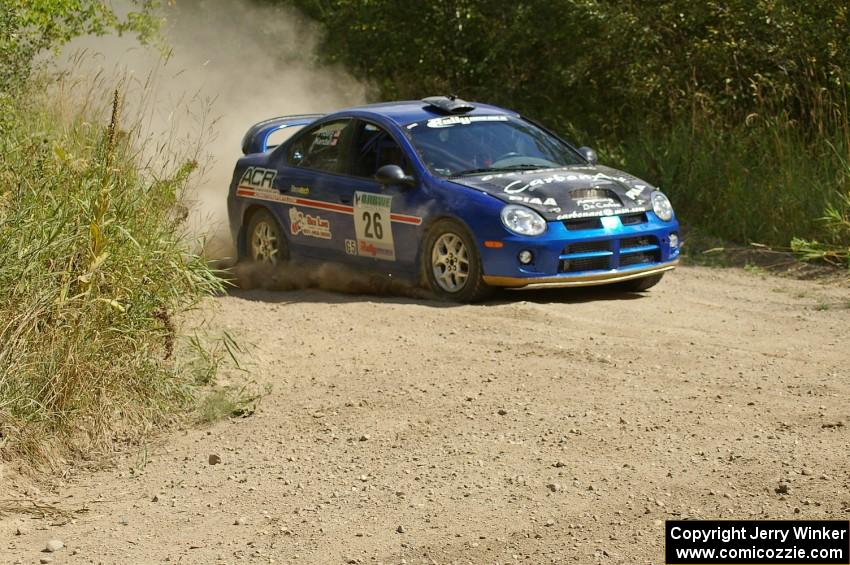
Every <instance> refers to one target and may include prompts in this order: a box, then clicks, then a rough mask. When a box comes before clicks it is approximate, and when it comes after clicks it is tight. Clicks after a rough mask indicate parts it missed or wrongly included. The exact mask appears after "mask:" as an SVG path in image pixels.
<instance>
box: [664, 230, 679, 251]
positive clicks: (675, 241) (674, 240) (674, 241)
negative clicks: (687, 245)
mask: <svg viewBox="0 0 850 565" xmlns="http://www.w3.org/2000/svg"><path fill="white" fill-rule="evenodd" d="M667 239H669V240H670V249H676V248H677V247H679V236H678V235H676V234H675V233H671V234H670V235H669V236H668V238H667Z"/></svg>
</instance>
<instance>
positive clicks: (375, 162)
mask: <svg viewBox="0 0 850 565" xmlns="http://www.w3.org/2000/svg"><path fill="white" fill-rule="evenodd" d="M347 164H348V169H347V171H346V172H347V173H348V174H349V175H350V176H349V178H348V180H347V182H345V183H341V184H339V185H337V186H335V187H334V190H336V191H337V192H338V197H339V199H340V201H341V202H346V203H348V202H350V203H351V207H352V214H353V216H352V219H353V225H352V228H353V229H352V231H351V232H349V235H347V237H346V242H345V247H346V251H347V255H348V256H347V260H348V261H349V262H351V263H353V264H357V265H359V266H365V267H367V268H369V269H373V270H380V271H414V270H415V267H416V258H417V248H418V241H419V231H420V228H421V225H422V218H421V217H419V216H417V215H416V214H415V212H414V210H415V208H416V196H417V193H418V191H417V188H416V187H413V186H409V185H391V186H382V185H381V184H379V183H378V182H377V181H376V180H375V173H376V171H377V170H378V169H379V168H380V167H382V166H384V165H390V164H391V165H398V166H400V167H401V168H402V170H404V171H405V172H406V173H407V174H411V173H412V171H413V168H412V167H411V165H410V161H409V159H408V157H407V155H406V154H405V152H404V150H403V149H402V146H401V145H400V144H399V143H398V142H397V140H396V139H395V138H394V137H393V135H392V134H391V133H390V132H389V131H387V129H385V128H383V127H382V126H380V125H378V124H376V123H372V122H369V121H365V120H358V121H357V122H356V125H355V127H354V128H353V134H352V137H351V145H350V147H349V159H348V160H347Z"/></svg>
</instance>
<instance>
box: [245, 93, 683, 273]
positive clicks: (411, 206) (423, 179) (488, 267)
mask: <svg viewBox="0 0 850 565" xmlns="http://www.w3.org/2000/svg"><path fill="white" fill-rule="evenodd" d="M435 115H436V116H439V114H434V113H432V112H429V111H426V110H425V109H423V105H422V103H421V102H419V101H415V102H400V103H382V104H373V105H369V106H362V107H359V108H354V109H350V110H346V111H341V112H337V113H334V114H329V115H325V116H323V117H321V118H319V119H316V120H312V119H310V120H308V119H304V118H300V119H298V120H297V123H296V121H295V120H293V123H291V124H287V125H284V126H283V127H290V126H292V125H298V126H302V125H307V124H308V123H309V124H310V125H315V124H320V123H323V122H328V121H334V120H338V119H341V118H346V119H359V120H363V121H366V122H371V123H374V124H376V125H378V126H380V127H382V128H384V129H385V130H386V131H387V132H388V133H390V135H391V136H392V137H393V138H394V139H395V141H396V142H397V143H398V144H399V146H400V147H401V148H402V150H403V152H404V153H405V155H406V157H407V159H408V161H409V163H410V164H411V166H412V168H413V170H412V171H407V173H408V174H411V175H412V176H413V177H414V178H415V179H416V186H415V187H409V186H390V187H382V186H381V185H380V184H379V183H378V182H376V181H373V180H371V179H367V178H362V177H355V176H350V175H344V174H334V173H327V172H322V171H317V170H312V169H306V168H299V167H293V166H289V165H288V164H286V163H285V159H284V156H285V154H286V150H287V148H288V147H289V144H290V142H291V141H292V139H294V138H290V140H287V141H286V142H284V143H283V144H282V145H280V146H278V147H276V148H273V149H271V150H269V151H266V152H263V153H255V154H249V155H245V156H244V157H242V158H240V159H239V160H238V162H237V165H236V168H235V171H234V175H233V180H232V182H231V185H230V190H229V193H228V213H229V219H230V228H231V233H232V235H233V237H234V241H236V242H237V245H238V246H239V248H240V250H241V254H243V255H244V254H245V250H246V248H245V245H246V242H245V241H244V235H245V234H244V228H245V225H246V224H247V217H248V216H247V213H248V212H249V211H250V210H252V209H257V208H265V209H266V210H268V211H269V212H270V213H271V214H272V215H273V216H274V217H275V219H276V220H277V221H278V223H279V225H280V226H281V227H282V229H283V231H284V233H285V234H286V237H287V241H288V243H289V246H290V251H291V253H292V255H293V257H296V258H297V257H304V258H309V259H314V260H318V261H329V262H342V263H347V264H351V265H355V266H358V267H364V268H366V269H369V270H373V271H376V272H382V273H397V274H403V275H410V276H413V277H419V276H420V274H421V273H420V269H421V265H422V261H421V253H422V249H421V248H422V243H423V241H424V238H425V236H426V234H427V230H428V227H429V226H430V225H431V224H432V223H433V222H434V221H436V220H438V219H441V218H452V219H455V220H458V221H460V222H462V223H463V224H464V225H465V226H466V227H467V229H468V231H469V233H470V235H471V236H472V237H473V239H474V240H475V243H476V244H477V247H478V251H479V254H480V257H481V265H482V270H483V273H484V274H485V275H487V276H490V277H509V278H519V279H527V280H528V281H529V282H534V280H535V279H541V280H542V279H544V278H545V279H546V280H551V279H552V278H553V277H554V278H557V279H559V280H561V279H563V280H565V281H566V280H569V279H571V278H581V277H585V276H586V275H589V274H593V273H598V272H599V271H598V270H594V271H572V272H569V273H561V272H559V268H558V267H559V262H560V261H562V260H565V259H566V260H569V259H579V258H586V257H588V256H593V255H586V254H565V248H566V247H567V246H569V245H571V244H575V243H578V242H594V241H610V242H611V249H610V252H608V254H607V255H606V256H607V257H608V259H609V261H608V269H606V270H608V271H618V272H621V273H628V272H629V271H638V270H641V269H642V268H644V267H646V265H645V264H644V265H637V266H621V265H620V261H621V257H622V256H624V255H625V254H626V253H621V251H620V249H619V241H620V240H621V239H623V238H626V237H636V236H641V235H649V236H654V237H655V238H656V239H657V244H656V248H655V249H656V250H657V251H658V253H659V260H658V261H657V263H658V264H659V265H660V264H668V263H672V262H675V261H676V260H677V259H678V255H679V248H678V247H677V248H671V247H670V245H669V236H670V234H672V233H678V231H679V225H678V221H677V220H676V218H675V216H674V217H673V218H672V219H671V220H669V221H663V220H661V219H659V218H658V217H657V216H656V215H655V214H654V213H653V212H652V211H651V210H649V211H647V212H646V219H647V221H646V223H642V224H639V225H630V226H624V225H623V224H622V223H621V222H620V220H619V217H618V216H609V217H607V219H606V221H605V225H604V226H603V227H601V228H599V229H587V230H582V231H581V232H571V231H569V230H567V228H566V227H565V224H564V222H562V221H548V222H547V230H546V232H545V233H544V234H543V235H540V236H536V237H529V236H522V235H517V234H514V233H513V232H510V231H509V230H507V229H506V228H505V227H504V225H503V224H502V222H501V220H500V217H499V213H500V211H501V210H502V208H503V207H504V206H505V205H506V202H504V201H503V200H501V199H499V198H496V197H494V196H493V195H491V194H488V193H486V192H483V191H480V190H477V189H475V188H473V187H470V186H465V185H462V184H458V182H456V180H455V181H453V180H451V179H446V178H441V177H439V176H436V175H433V174H431V172H430V171H429V170H428V169H427V168H426V167H425V165H424V164H423V162H422V161H421V159H420V158H419V155H418V153H417V151H416V150H415V148H414V146H413V145H412V143H411V141H410V139H409V137H408V134H407V132H406V131H405V128H404V126H405V125H407V124H410V123H413V122H416V121H420V120H423V119H428V118H432V117H435ZM465 115H469V116H475V115H507V116H512V117H518V114H516V113H515V112H511V111H508V110H505V109H502V108H497V107H494V106H489V105H484V104H477V105H476V108H475V109H474V110H473V111H471V112H469V113H467V114H465ZM269 122H273V120H270V121H269ZM258 125H259V124H258ZM278 129H281V125H280V123H271V124H270V127H269V128H268V129H266V130H262V131H260V132H259V133H258V134H257V135H258V138H259V139H261V142H260V143H261V148H266V144H267V141H268V138H269V136H270V135H271V133H272V132H273V131H276V130H278ZM255 133H257V132H255ZM296 137H297V136H296ZM249 167H262V168H267V169H275V170H276V171H277V176H276V177H275V180H274V188H275V190H277V191H279V192H280V193H281V194H288V191H289V189H290V188H291V187H306V188H309V190H310V193H309V195H308V196H304V197H303V198H301V197H298V196H297V195H293V197H295V198H300V201H316V202H322V203H325V204H328V205H330V206H331V207H334V206H340V207H343V208H344V207H346V206H350V205H351V203H352V200H353V196H354V193H355V192H356V191H361V192H366V193H373V194H383V195H391V196H392V197H393V201H392V202H393V205H392V212H393V214H394V215H395V214H400V215H405V216H411V217H415V218H419V219H420V221H419V223H412V222H395V221H394V222H393V223H392V235H393V239H394V243H395V251H396V258H395V261H384V260H379V259H375V258H371V257H364V256H360V255H352V254H348V253H346V247H345V242H346V240H349V241H351V240H355V239H356V238H355V229H354V220H353V215H352V214H351V213H347V212H340V211H336V210H333V209H320V210H316V212H317V214H318V215H321V216H326V217H327V218H328V219H329V221H330V224H331V231H332V239H328V240H317V239H316V238H309V241H308V238H299V237H293V236H292V224H291V222H290V217H289V213H288V210H289V209H290V208H291V207H292V206H293V205H292V204H289V203H284V202H270V201H263V200H254V199H250V198H244V197H241V196H238V195H237V194H236V192H237V187H238V186H239V181H240V178H241V176H242V174H243V173H244V172H245V171H246V170H247V169H248V168H249ZM299 208H300V206H299ZM485 241H491V242H493V241H496V242H501V243H502V245H503V247H501V248H493V247H487V246H485V244H484V242H485ZM523 250H529V251H531V252H532V253H533V254H534V260H533V262H532V263H531V264H529V265H521V264H520V262H519V260H518V254H519V253H520V251H523ZM647 250H649V249H647ZM639 251H640V250H639ZM631 252H636V251H635V250H634V249H633V250H631ZM510 286H517V285H516V284H511V285H510Z"/></svg>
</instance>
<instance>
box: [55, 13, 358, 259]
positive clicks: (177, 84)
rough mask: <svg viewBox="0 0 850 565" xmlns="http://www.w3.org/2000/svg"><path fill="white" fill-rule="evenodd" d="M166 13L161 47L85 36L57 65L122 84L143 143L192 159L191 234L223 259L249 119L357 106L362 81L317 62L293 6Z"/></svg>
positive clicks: (311, 32) (310, 36)
mask: <svg viewBox="0 0 850 565" xmlns="http://www.w3.org/2000/svg"><path fill="white" fill-rule="evenodd" d="M163 15H164V18H165V28H164V35H165V39H166V42H167V53H165V54H163V53H162V52H160V51H158V50H156V49H154V48H151V47H147V48H146V47H140V46H139V45H138V43H137V42H136V41H135V39H134V38H130V37H115V36H107V37H95V38H91V37H86V38H81V39H78V40H75V41H73V42H71V43H70V44H68V45H67V46H66V47H65V49H64V50H63V53H62V56H61V61H62V63H61V65H62V66H64V67H65V68H66V69H68V71H67V72H68V73H75V74H78V75H81V76H82V75H84V76H87V77H97V78H98V82H99V84H101V85H104V84H114V85H120V86H121V88H122V89H123V91H124V93H125V97H126V100H127V102H126V104H125V105H126V106H127V108H126V112H125V113H128V114H132V118H130V119H131V120H132V121H136V122H137V123H139V124H140V126H139V129H140V130H141V131H142V133H143V135H144V136H147V139H149V145H152V146H153V147H155V148H156V151H157V152H160V153H162V152H161V151H160V150H161V149H162V148H166V152H167V153H169V154H171V155H179V156H180V157H181V158H192V159H195V160H197V161H198V164H199V172H198V173H197V174H196V175H195V176H194V177H193V183H192V185H191V186H190V189H189V191H188V194H187V198H186V202H187V205H188V207H189V216H188V224H189V229H190V233H191V234H192V235H193V236H194V237H195V238H197V239H198V241H199V242H200V243H199V247H202V248H203V253H204V254H205V255H206V256H207V257H209V258H210V259H218V260H222V261H223V262H227V261H228V260H229V259H232V258H233V257H234V256H235V249H234V248H233V244H232V242H231V237H230V232H229V228H228V225H227V209H226V195H227V189H228V185H229V183H230V180H231V176H232V174H233V166H234V164H235V161H236V159H237V158H238V157H239V156H240V155H241V150H240V147H241V140H242V136H243V135H244V133H245V131H246V130H247V129H248V127H250V126H251V125H252V124H254V123H255V122H258V121H260V120H263V119H266V118H270V117H274V116H279V115H286V114H299V113H323V112H328V111H331V110H335V109H338V108H340V107H345V106H351V105H355V104H360V103H362V102H363V101H364V100H365V92H366V87H365V85H364V84H363V83H362V82H360V81H358V80H356V79H355V78H354V77H352V76H351V75H350V74H349V73H347V72H346V71H345V70H344V69H341V68H334V67H329V66H325V65H321V64H320V63H319V62H318V56H317V50H318V42H319V40H320V39H321V29H320V28H319V27H318V26H317V25H316V24H315V23H314V22H312V21H310V20H308V19H306V18H305V17H304V16H302V15H301V14H299V13H298V12H296V11H294V10H293V9H290V8H284V7H276V6H257V5H254V4H252V3H250V2H249V1H247V0H236V1H233V0H181V2H177V3H175V5H173V6H170V7H168V8H165V10H164V13H163ZM110 81H111V82H110Z"/></svg>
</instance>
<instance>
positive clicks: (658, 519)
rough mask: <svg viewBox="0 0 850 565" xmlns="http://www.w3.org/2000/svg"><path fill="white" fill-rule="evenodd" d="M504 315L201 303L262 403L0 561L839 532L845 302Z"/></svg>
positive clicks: (2, 526) (543, 557)
mask: <svg viewBox="0 0 850 565" xmlns="http://www.w3.org/2000/svg"><path fill="white" fill-rule="evenodd" d="M503 298H505V299H509V300H501V301H496V302H491V303H487V304H482V305H473V306H457V305H450V304H442V303H437V302H430V301H427V300H418V299H411V298H403V297H374V296H357V295H338V294H331V293H325V292H320V291H311V290H302V291H296V292H283V293H271V292H266V291H240V292H235V293H233V295H231V296H228V297H224V298H220V299H216V300H211V301H210V303H209V311H210V312H211V315H213V316H214V318H215V320H216V321H217V324H218V325H219V326H220V327H221V328H223V329H226V330H228V331H229V332H231V333H232V334H233V335H234V336H235V337H236V339H237V340H239V341H240V342H241V343H243V344H245V345H247V346H248V347H249V348H250V349H251V351H252V354H251V357H250V359H249V360H248V363H249V368H250V370H251V377H252V378H254V379H255V380H256V381H257V382H258V383H259V384H260V385H265V384H270V385H271V386H272V391H271V393H270V394H269V395H268V396H267V397H265V398H264V399H263V400H262V402H261V405H260V409H259V410H258V411H257V412H256V413H255V414H254V415H253V416H251V417H249V418H244V419H236V420H232V421H227V422H220V423H218V424H215V425H213V426H211V427H210V428H208V429H192V430H188V431H185V432H183V433H178V434H174V435H172V436H170V437H168V438H165V439H164V440H163V442H162V444H161V445H158V446H156V447H154V448H151V453H150V457H149V459H148V460H147V461H146V463H145V464H144V465H140V464H139V461H140V456H139V454H136V453H131V454H128V455H127V456H126V457H125V458H124V459H123V460H122V461H121V462H120V463H119V464H118V466H117V468H115V469H113V470H108V471H103V472H99V473H96V474H94V475H93V476H87V477H84V478H81V479H79V480H76V481H72V482H69V483H66V484H57V485H56V490H55V492H52V493H50V494H45V495H43V498H44V500H45V501H46V502H50V503H53V504H55V505H57V506H58V507H61V508H64V509H68V510H70V511H73V510H79V509H82V508H85V509H86V511H85V512H80V513H77V514H76V515H75V518H74V520H73V521H72V522H69V523H66V524H64V525H56V524H55V522H53V521H52V520H50V519H34V518H30V517H26V516H13V517H7V518H5V519H3V521H2V522H0V544H2V545H0V556H2V559H0V562H3V563H7V562H9V563H14V562H21V563H37V562H38V561H39V558H40V557H42V556H44V555H45V554H44V553H40V551H41V550H42V549H43V548H44V547H45V544H46V542H47V541H48V540H49V539H52V538H56V539H60V540H62V541H63V542H64V545H65V547H64V548H63V549H61V550H59V551H58V552H56V553H55V554H52V555H53V556H55V559H56V562H57V563H60V562H61V563H89V562H95V563H162V562H165V561H168V562H171V563H175V562H180V563H234V562H249V563H272V562H276V563H289V562H295V561H298V562H304V563H322V564H325V563H330V564H335V563H402V562H406V563H433V562H436V563H454V562H457V563H494V562H498V563H514V562H523V563H573V562H577V563H588V562H595V560H596V559H597V558H599V559H602V560H604V561H605V562H609V561H610V562H612V563H658V562H660V560H661V559H662V557H661V551H662V543H663V541H662V540H663V524H662V521H663V520H665V519H668V518H681V517H695V518H697V517H702V518H789V517H792V516H799V517H801V518H826V517H830V518H840V519H846V518H847V517H848V508H850V502H848V499H850V496H848V495H847V492H848V485H850V474H848V467H847V453H848V452H850V445H848V444H850V441H848V439H849V438H850V436H848V427H847V425H846V424H847V422H848V421H849V420H850V408H848V404H847V399H848V397H850V379H848V377H850V373H848V361H850V359H848V350H847V347H846V344H847V342H848V338H850V324H848V321H850V291H848V290H847V289H846V288H839V287H830V286H824V285H820V284H816V283H812V282H801V281H793V280H787V279H780V278H774V277H758V276H755V275H753V274H749V273H744V272H742V271H736V270H709V269H702V268H683V269H680V270H678V271H676V272H675V273H673V274H672V275H671V276H668V277H667V278H666V279H665V280H664V282H663V283H662V284H660V285H659V286H658V287H656V289H654V290H653V291H651V292H648V293H646V294H643V295H637V294H616V293H612V292H607V291H604V290H599V291H581V292H575V291H569V292H568V291H563V292H558V293H549V292H547V293H522V294H511V295H507V296H504V297H503ZM231 378H232V379H233V380H234V382H236V380H237V379H243V378H244V376H240V375H239V374H236V373H234V374H233V375H231ZM211 455H215V456H216V457H217V458H219V459H220V461H219V460H217V459H211ZM212 462H214V463H215V464H211V463H212ZM131 470H132V472H131ZM780 485H785V486H784V488H781V489H780V488H779V487H780ZM777 491H778V492H777ZM18 527H21V528H22V532H23V534H22V535H17V536H16V535H14V532H15V529H16V528H18ZM73 552H76V554H73V555H72V553H73Z"/></svg>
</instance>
